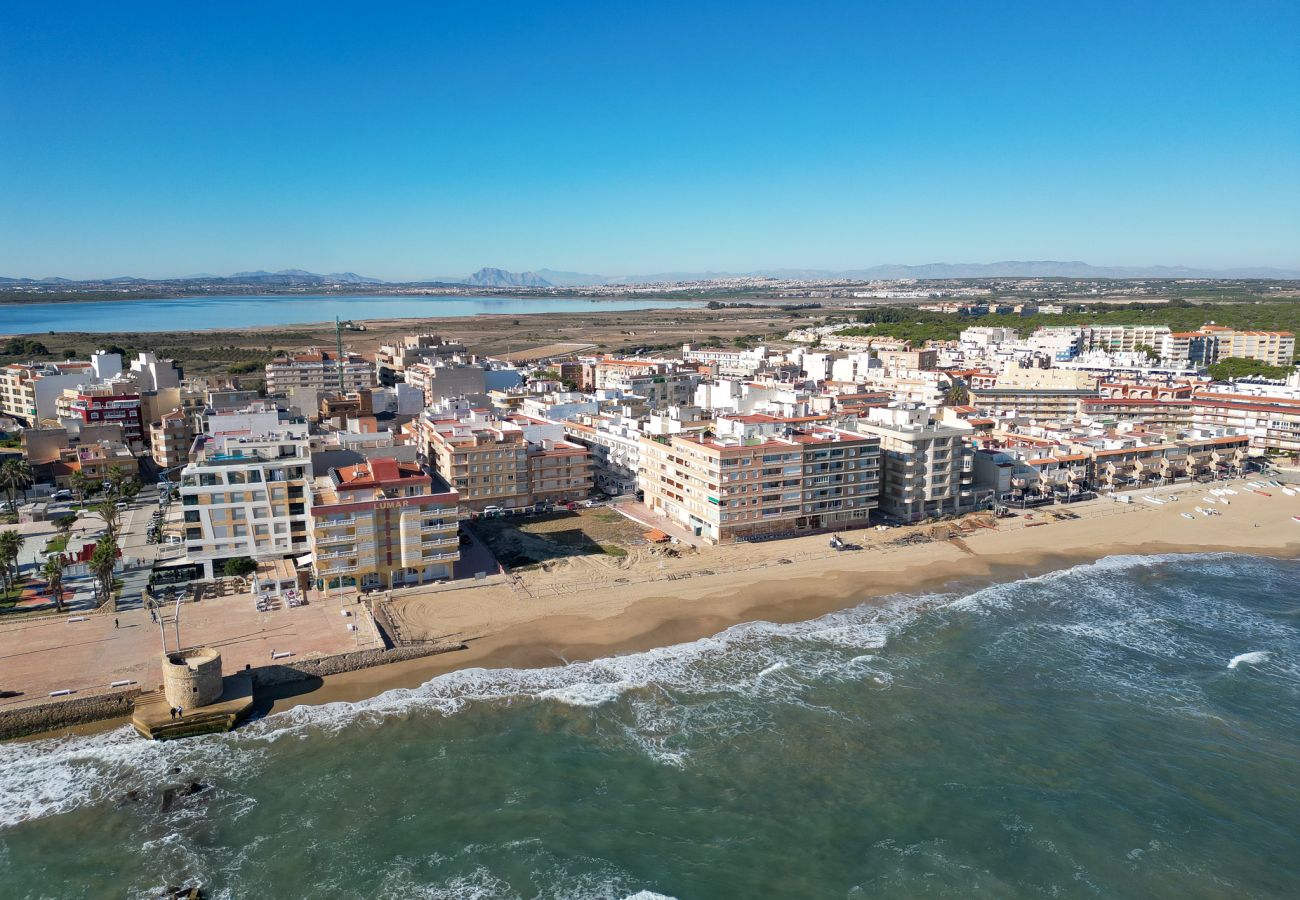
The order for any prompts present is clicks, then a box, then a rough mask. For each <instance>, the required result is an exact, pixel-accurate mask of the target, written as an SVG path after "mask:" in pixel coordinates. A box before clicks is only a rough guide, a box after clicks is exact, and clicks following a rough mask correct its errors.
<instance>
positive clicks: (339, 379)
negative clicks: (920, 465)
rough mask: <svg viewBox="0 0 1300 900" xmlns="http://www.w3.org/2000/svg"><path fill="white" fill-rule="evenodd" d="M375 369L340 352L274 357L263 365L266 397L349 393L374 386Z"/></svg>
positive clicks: (359, 358)
mask: <svg viewBox="0 0 1300 900" xmlns="http://www.w3.org/2000/svg"><path fill="white" fill-rule="evenodd" d="M375 383H376V382H375V367H374V364H373V363H372V362H370V360H368V359H366V358H365V357H363V356H360V355H359V354H356V353H350V352H348V351H344V353H343V359H342V361H340V360H339V358H338V355H337V354H336V353H333V352H330V351H327V350H321V349H318V348H313V349H311V350H306V351H304V352H302V353H292V354H287V355H285V356H278V357H276V358H275V359H273V360H271V361H270V362H269V363H267V364H266V391H267V393H268V394H289V393H292V392H294V391H298V390H314V391H342V392H343V393H349V392H351V391H358V390H361V388H368V387H373V386H374V385H375Z"/></svg>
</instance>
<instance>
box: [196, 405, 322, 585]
mask: <svg viewBox="0 0 1300 900" xmlns="http://www.w3.org/2000/svg"><path fill="white" fill-rule="evenodd" d="M311 477H312V466H311V451H310V441H309V438H308V436H307V431H306V429H305V428H302V429H301V430H297V431H286V432H283V433H280V434H269V435H263V436H257V437H236V436H218V437H212V438H208V439H206V440H205V441H203V442H202V443H201V446H200V447H199V450H198V457H197V459H196V460H195V462H193V463H191V464H189V465H188V466H186V467H185V469H184V470H183V471H182V473H181V479H180V483H181V489H180V492H181V504H182V506H183V515H184V520H185V524H184V527H185V549H186V554H187V556H188V557H189V559H190V561H192V562H196V563H200V564H202V566H203V570H204V574H205V576H206V577H209V578H211V577H214V576H217V575H220V574H222V569H223V566H224V564H225V562H226V561H227V560H229V559H234V558H236V557H243V556H247V557H251V558H253V559H266V558H276V557H289V556H294V555H296V554H301V553H305V552H306V551H307V549H308V539H309V523H310V510H311V493H310V491H309V485H310V482H311Z"/></svg>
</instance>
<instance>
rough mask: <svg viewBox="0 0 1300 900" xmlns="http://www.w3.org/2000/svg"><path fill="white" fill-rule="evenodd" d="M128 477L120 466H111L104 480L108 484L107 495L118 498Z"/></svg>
mask: <svg viewBox="0 0 1300 900" xmlns="http://www.w3.org/2000/svg"><path fill="white" fill-rule="evenodd" d="M130 477H131V476H130V475H128V474H127V473H126V470H125V469H123V468H122V467H121V466H113V467H112V468H111V469H109V470H108V477H107V478H105V479H104V480H105V481H107V482H108V492H109V494H110V495H111V496H113V497H120V496H121V495H122V485H124V484H126V480H127V479H128V478H130Z"/></svg>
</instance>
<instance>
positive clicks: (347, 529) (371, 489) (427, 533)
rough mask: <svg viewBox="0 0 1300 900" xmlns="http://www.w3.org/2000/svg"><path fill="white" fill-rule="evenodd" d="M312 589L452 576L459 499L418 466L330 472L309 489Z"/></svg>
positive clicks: (383, 464)
mask: <svg viewBox="0 0 1300 900" xmlns="http://www.w3.org/2000/svg"><path fill="white" fill-rule="evenodd" d="M311 513H312V528H311V549H312V564H313V566H314V570H315V575H316V581H317V586H318V587H319V588H322V589H327V588H330V587H337V586H339V585H340V583H341V584H343V585H346V586H349V587H359V588H360V589H361V590H371V589H379V588H383V589H392V588H397V587H403V586H411V585H417V584H428V583H430V582H434V581H440V580H443V579H448V578H451V577H452V571H453V567H454V566H455V563H456V560H458V559H459V558H460V547H459V543H458V535H457V515H458V509H457V495H456V492H455V491H454V490H452V489H451V488H450V487H449V486H448V485H447V483H446V482H445V481H443V480H442V479H440V478H437V477H436V476H433V475H430V474H429V473H428V472H425V471H424V469H422V468H421V467H420V465H419V464H417V463H408V462H399V461H398V460H396V459H391V458H387V457H377V458H374V459H370V460H365V461H359V462H357V463H355V464H353V465H347V466H338V467H330V468H329V469H328V470H327V471H326V472H325V473H324V474H321V475H317V476H316V477H315V479H314V481H313V485H312V505H311Z"/></svg>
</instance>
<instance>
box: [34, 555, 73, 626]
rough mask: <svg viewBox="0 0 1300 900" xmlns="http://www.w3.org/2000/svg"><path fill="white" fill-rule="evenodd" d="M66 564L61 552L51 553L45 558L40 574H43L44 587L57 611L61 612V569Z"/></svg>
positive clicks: (65, 566)
mask: <svg viewBox="0 0 1300 900" xmlns="http://www.w3.org/2000/svg"><path fill="white" fill-rule="evenodd" d="M67 565H68V561H67V560H66V559H64V557H63V554H62V553H53V554H51V555H50V557H49V558H48V559H46V560H45V565H44V566H43V567H42V569H41V574H42V575H44V576H45V584H46V588H47V590H48V591H49V594H50V596H51V597H52V598H53V599H54V606H55V608H56V609H58V611H59V612H63V570H64V569H65V568H67Z"/></svg>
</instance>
